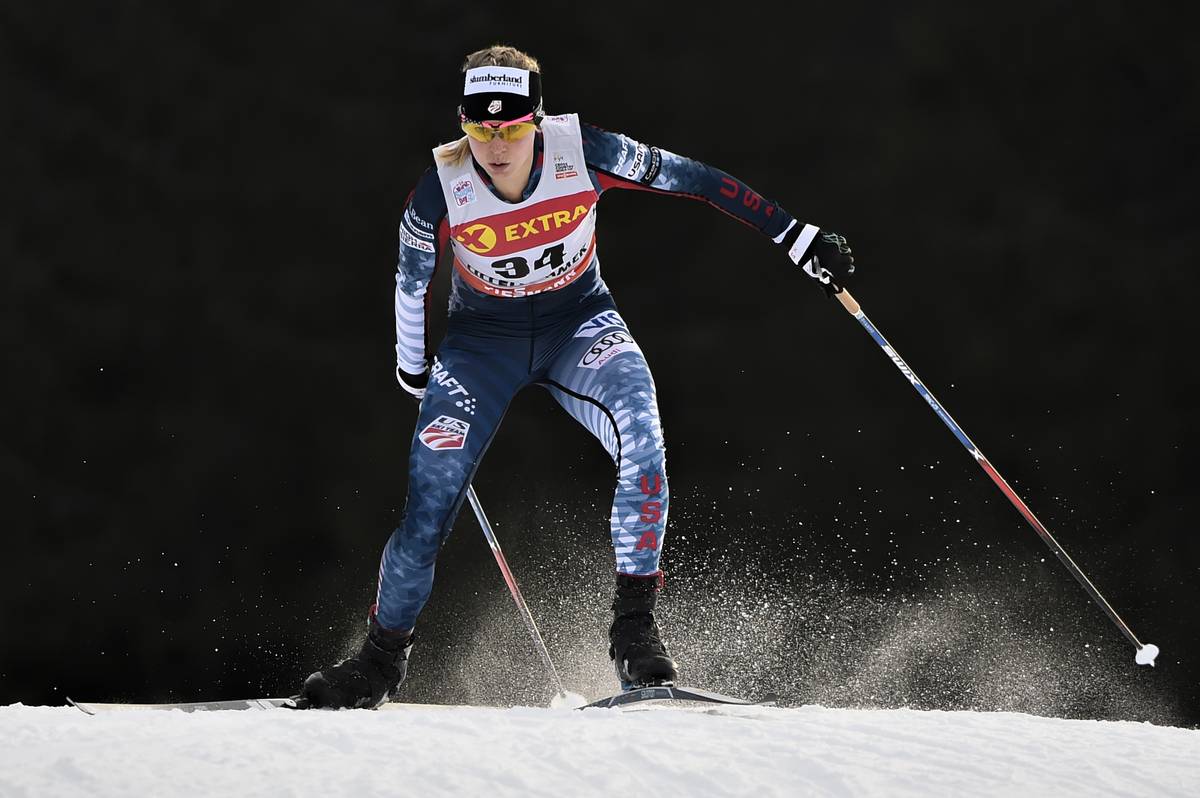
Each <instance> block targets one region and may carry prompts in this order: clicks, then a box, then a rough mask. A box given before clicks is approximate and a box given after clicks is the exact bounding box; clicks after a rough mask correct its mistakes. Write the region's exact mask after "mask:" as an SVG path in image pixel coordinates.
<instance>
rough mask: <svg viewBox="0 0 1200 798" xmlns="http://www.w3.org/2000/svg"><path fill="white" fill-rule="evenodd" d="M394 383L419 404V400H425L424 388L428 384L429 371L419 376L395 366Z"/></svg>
mask: <svg viewBox="0 0 1200 798" xmlns="http://www.w3.org/2000/svg"><path fill="white" fill-rule="evenodd" d="M396 382H398V383H400V387H401V388H403V389H404V390H405V391H407V392H408V395H409V396H411V397H412V398H413V399H415V400H416V401H417V403H418V404H420V402H421V400H422V399H424V398H425V386H427V385H428V384H429V370H428V369H426V370H425V371H422V372H421V373H420V374H409V373H408V372H407V371H405V370H404V369H402V368H400V367H399V366H396Z"/></svg>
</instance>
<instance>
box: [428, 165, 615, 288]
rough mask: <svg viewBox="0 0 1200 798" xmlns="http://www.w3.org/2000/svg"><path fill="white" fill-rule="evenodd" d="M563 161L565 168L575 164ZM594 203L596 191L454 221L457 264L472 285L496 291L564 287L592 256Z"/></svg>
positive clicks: (453, 231) (569, 169)
mask: <svg viewBox="0 0 1200 798" xmlns="http://www.w3.org/2000/svg"><path fill="white" fill-rule="evenodd" d="M561 163H562V164H563V165H564V166H565V167H567V169H566V170H565V171H568V172H569V171H572V170H573V169H574V165H573V164H571V163H569V162H565V161H564V162H561ZM455 197H456V201H457V194H456V195H455ZM595 204H596V193H595V192H594V191H583V192H578V193H575V194H568V195H566V196H563V197H555V198H553V199H549V200H545V201H543V202H539V203H536V204H534V205H531V206H529V207H528V208H522V209H518V210H513V211H509V212H507V213H499V214H494V215H491V216H485V217H482V218H480V219H476V220H470V221H467V222H464V223H462V224H458V225H453V226H452V227H451V228H450V235H451V237H452V238H453V239H454V242H455V243H456V244H457V245H458V247H460V248H461V249H459V250H458V251H457V252H456V257H455V261H454V265H455V268H456V269H457V270H458V272H459V274H460V275H461V276H462V277H463V279H465V280H466V281H467V284H468V285H470V286H471V287H472V288H474V289H476V290H477V291H480V292H482V293H485V294H491V295H492V296H507V297H516V296H528V295H530V294H537V293H541V292H543V291H553V290H555V289H557V288H562V287H563V286H564V285H566V284H568V283H570V282H571V281H572V280H574V279H575V278H576V277H578V276H579V275H580V274H581V273H582V272H583V271H584V270H585V269H586V268H587V266H588V264H589V263H590V261H591V255H592V247H593V245H594V240H595V239H594V238H593V232H594V230H595V226H594V214H593V213H592V209H593V208H594V207H595Z"/></svg>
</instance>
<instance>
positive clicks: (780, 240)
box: [771, 219, 796, 244]
mask: <svg viewBox="0 0 1200 798" xmlns="http://www.w3.org/2000/svg"><path fill="white" fill-rule="evenodd" d="M795 226H796V220H795V219H792V221H790V222H788V226H787V227H785V228H783V232H782V233H780V234H779V235H777V236H775V237H774V238H772V239H771V240H772V241H774V242H775V243H776V244H781V243H783V239H784V237H785V236H787V234H788V231H789V230H791V229H792V228H793V227H795Z"/></svg>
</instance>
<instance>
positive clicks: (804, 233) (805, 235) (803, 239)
mask: <svg viewBox="0 0 1200 798" xmlns="http://www.w3.org/2000/svg"><path fill="white" fill-rule="evenodd" d="M820 230H821V228H819V227H817V226H816V225H814V224H806V225H804V229H803V230H801V231H800V237H799V238H797V239H796V243H795V244H792V248H791V249H789V250H788V257H789V258H791V259H792V263H799V262H800V258H801V257H803V256H804V251H805V250H806V249H808V246H809V244H811V243H812V242H813V239H814V238H816V237H817V233H818V232H820Z"/></svg>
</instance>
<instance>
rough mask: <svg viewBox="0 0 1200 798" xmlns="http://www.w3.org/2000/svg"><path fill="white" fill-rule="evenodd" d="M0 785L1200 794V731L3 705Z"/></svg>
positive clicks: (417, 792)
mask: <svg viewBox="0 0 1200 798" xmlns="http://www.w3.org/2000/svg"><path fill="white" fill-rule="evenodd" d="M0 741H2V744H0V795H2V796H4V798H11V797H12V796H31V797H33V796H36V797H37V798H45V797H49V796H143V795H153V796H160V797H161V796H176V795H178V796H196V795H212V796H244V795H264V796H267V795H269V796H310V795H312V796H340V795H345V796H355V798H361V797H362V796H375V795H380V796H383V795H387V796H440V795H455V796H509V795H514V796H515V795H520V796H542V795H544V796H556V797H561V796H582V795H595V796H605V798H612V796H624V795H630V796H658V795H673V796H726V795H728V796H735V795H736V796H750V795H753V796H770V795H780V796H785V795H786V796H801V795H853V796H859V795H880V796H908V795H912V796H922V798H928V796H938V795H946V796H951V795H953V796H980V795H1005V796H1034V795H1054V796H1062V795H1071V796H1074V795H1078V796H1098V795H1120V796H1155V798H1158V797H1159V796H1172V795H1177V796H1196V795H1200V731H1196V730H1189V729H1180V728H1171V727H1164V726H1154V725H1151V724H1148V723H1131V722H1112V721H1082V720H1061V719H1053V718H1043V717H1036V716H1032V715H1022V714H1017V713H984V712H928V711H914V710H849V709H827V708H822V707H818V706H806V707H801V708H794V709H783V708H767V707H728V708H726V707H722V708H720V709H703V708H693V707H692V705H688V706H686V707H667V706H662V705H658V706H655V707H654V708H646V705H642V708H629V709H621V710H613V709H589V710H583V711H578V710H569V709H542V708H533V707H515V708H512V709H500V708H472V707H446V708H438V707H425V706H415V705H405V706H400V705H395V706H394V707H393V708H389V709H388V710H386V711H378V712H370V711H365V710H355V711H343V712H294V711H289V710H286V709H273V710H265V711H224V712H207V713H204V712H196V713H190V714H189V713H183V712H180V711H153V710H130V711H122V712H109V713H101V714H98V715H96V716H95V717H89V716H87V715H84V714H83V713H82V712H80V711H79V710H77V709H74V708H70V707H27V706H22V705H20V704H16V705H10V706H5V707H0Z"/></svg>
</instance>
